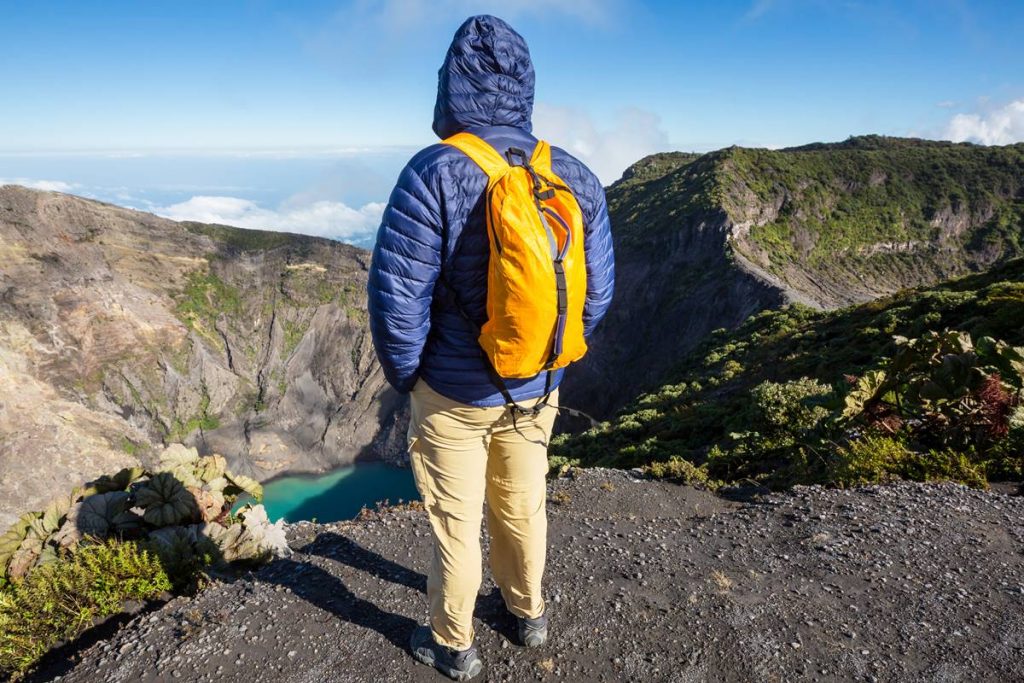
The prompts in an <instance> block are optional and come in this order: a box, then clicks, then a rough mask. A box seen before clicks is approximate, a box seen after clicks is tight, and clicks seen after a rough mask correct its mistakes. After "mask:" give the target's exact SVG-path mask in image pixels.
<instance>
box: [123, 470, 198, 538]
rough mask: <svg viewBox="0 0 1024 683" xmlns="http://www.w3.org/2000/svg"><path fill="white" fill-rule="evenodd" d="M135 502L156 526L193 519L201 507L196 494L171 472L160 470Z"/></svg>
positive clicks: (136, 495) (141, 490) (138, 494)
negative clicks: (198, 504)
mask: <svg viewBox="0 0 1024 683" xmlns="http://www.w3.org/2000/svg"><path fill="white" fill-rule="evenodd" d="M135 503H136V505H138V506H139V507H141V508H143V509H144V510H145V519H146V521H147V522H149V523H150V524H152V525H154V526H171V525H174V524H180V523H181V522H184V521H187V520H190V519H193V518H195V517H196V516H197V514H198V512H199V509H198V507H197V505H196V500H195V498H194V496H193V495H192V494H191V493H190V492H189V491H188V490H187V489H186V488H185V487H184V486H183V485H182V483H181V482H180V481H178V479H177V478H176V477H175V476H174V475H173V474H171V473H170V472H159V473H157V474H155V475H153V476H152V477H150V479H149V481H147V482H146V483H145V484H144V485H143V486H140V487H139V490H138V491H137V492H136V494H135Z"/></svg>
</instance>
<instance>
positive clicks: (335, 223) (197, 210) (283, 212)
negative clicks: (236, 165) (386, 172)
mask: <svg viewBox="0 0 1024 683" xmlns="http://www.w3.org/2000/svg"><path fill="white" fill-rule="evenodd" d="M384 206H385V205H384V204H382V203H379V202H371V203H369V204H365V205H363V206H362V207H360V208H358V209H354V208H352V207H350V206H348V205H346V204H344V203H342V202H335V201H327V200H321V201H316V202H312V203H310V204H306V205H302V206H283V207H281V208H280V209H279V210H273V209H266V208H263V207H261V206H259V205H258V204H257V203H256V202H254V201H251V200H248V199H242V198H240V197H213V196H197V197H192V198H191V199H189V200H187V201H184V202H180V203H178V204H172V205H170V206H165V207H155V208H153V209H151V210H152V212H153V213H155V214H157V215H159V216H164V217H165V218H171V219H173V220H177V221H185V220H188V221H198V222H201V223H220V224H223V225H234V226H237V227H242V228H257V229H260V230H278V231H282V232H297V233H301V234H303V235H317V236H320V237H330V238H333V239H340V240H343V241H345V242H352V243H356V244H366V243H368V241H370V240H371V239H372V237H373V235H374V233H375V232H376V230H377V227H378V226H379V224H380V219H381V215H382V214H383V213H384Z"/></svg>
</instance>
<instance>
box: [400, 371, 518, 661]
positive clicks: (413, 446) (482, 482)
mask: <svg viewBox="0 0 1024 683" xmlns="http://www.w3.org/2000/svg"><path fill="white" fill-rule="evenodd" d="M410 405H411V420H410V425H409V442H410V447H409V461H410V464H411V466H412V470H413V476H414V478H415V480H416V487H417V489H418V490H419V493H420V496H421V497H422V498H423V504H424V507H426V510H427V516H428V517H429V519H430V527H431V530H432V532H433V540H434V557H433V561H432V563H431V567H430V571H429V573H428V576H427V601H428V603H429V606H430V628H431V630H432V631H433V634H434V638H435V639H436V640H437V642H438V643H441V644H442V645H445V646H447V647H451V648H455V649H457V650H464V649H466V648H468V647H470V646H471V645H472V644H473V638H474V631H473V607H474V606H475V604H476V596H477V593H478V591H479V590H480V580H481V556H480V555H481V554H480V520H481V518H482V516H483V501H484V493H485V487H486V471H487V446H488V441H489V439H490V431H491V425H492V424H493V423H494V422H495V421H496V420H497V419H498V418H499V417H500V415H501V414H502V412H503V409H502V408H478V407H475V406H468V405H465V404H461V403H458V402H456V401H452V400H450V399H448V398H445V397H444V396H441V395H440V394H438V393H437V392H435V391H434V390H432V389H431V388H430V387H429V386H427V385H426V383H425V382H423V381H422V380H420V381H419V382H418V383H417V384H416V386H415V387H414V389H413V391H412V394H411V401H410Z"/></svg>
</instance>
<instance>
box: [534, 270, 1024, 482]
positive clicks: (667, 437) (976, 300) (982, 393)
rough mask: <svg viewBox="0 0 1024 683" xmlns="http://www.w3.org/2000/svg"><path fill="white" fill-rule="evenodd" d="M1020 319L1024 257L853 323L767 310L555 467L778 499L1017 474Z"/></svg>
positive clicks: (1021, 439) (1022, 449)
mask: <svg viewBox="0 0 1024 683" xmlns="http://www.w3.org/2000/svg"><path fill="white" fill-rule="evenodd" d="M1022 320H1024V260H1016V261H1011V262H1008V263H1006V264H1004V265H1002V266H999V267H996V268H994V269H992V270H990V271H988V272H986V273H982V274H978V275H972V276H969V277H964V278H960V279H957V280H952V281H950V282H947V283H945V284H943V285H940V286H936V287H931V288H920V289H916V290H907V291H904V292H901V293H899V294H896V295H894V296H891V297H887V298H884V299H879V300H876V301H872V302H870V303H866V304H863V305H860V306H855V307H851V308H847V309H844V310H840V311H834V312H820V311H813V310H810V309H807V308H804V307H800V306H791V307H787V308H784V309H781V310H776V311H765V312H762V313H759V314H757V315H755V316H752V317H751V318H750V319H748V320H747V321H746V322H745V323H744V324H743V325H742V326H741V327H740V328H738V329H737V330H735V331H734V332H731V333H729V332H726V331H724V330H718V331H716V332H714V333H712V335H711V339H710V340H708V341H707V342H706V343H705V344H704V346H703V347H702V348H701V349H699V350H698V351H697V352H696V353H694V354H693V355H692V356H690V358H689V359H688V360H686V361H685V362H684V363H683V364H682V365H681V366H680V367H678V368H677V370H676V371H675V373H674V376H673V377H672V381H671V383H670V384H666V385H664V386H662V387H660V388H659V389H657V390H655V391H653V392H650V393H647V394H644V395H642V396H640V397H639V398H638V399H637V400H635V401H634V402H633V403H632V404H631V405H630V406H628V407H627V408H626V409H624V410H623V411H622V412H621V413H620V414H619V415H618V416H617V417H616V418H615V419H613V420H611V421H609V422H607V423H605V424H604V425H603V426H602V427H601V428H599V429H591V430H589V431H587V432H584V433H583V434H580V435H562V436H560V437H557V438H556V439H555V440H554V442H553V444H552V448H551V464H552V466H553V467H554V468H562V467H564V466H566V465H578V464H581V465H599V466H613V467H637V466H647V467H648V468H649V471H650V472H651V474H653V475H655V476H670V477H673V478H676V479H680V480H684V481H691V482H700V480H701V479H702V478H705V477H706V478H708V479H709V480H710V481H711V482H715V481H717V480H721V481H725V482H756V483H761V484H768V485H771V486H777V487H782V486H787V485H791V484H794V483H808V482H834V483H839V484H853V483H864V482H866V481H883V480H886V479H888V478H896V477H898V478H913V479H930V478H951V479H955V480H957V481H963V482H965V483H969V484H972V485H979V484H981V483H983V481H984V480H985V479H986V478H989V479H998V478H1020V477H1021V476H1022V474H1024V471H1022V468H1024V409H1022V408H1021V386H1022V383H1024V365H1022V364H1021V359H1020V354H1021V353H1022V352H1021V350H1020V349H1015V348H1013V347H1014V345H1021V344H1024V327H1022V325H1021V321H1022ZM934 330H960V331H961V332H950V333H935V332H934ZM972 340H977V341H976V342H975V341H972ZM996 340H1004V341H1002V342H999V341H996ZM879 373H881V374H880V375H879ZM851 383H852V384H851ZM682 462H686V463H689V465H690V466H691V467H692V468H693V469H695V470H699V471H698V472H694V471H693V470H691V468H690V467H686V466H685V465H682V464H681V463H682Z"/></svg>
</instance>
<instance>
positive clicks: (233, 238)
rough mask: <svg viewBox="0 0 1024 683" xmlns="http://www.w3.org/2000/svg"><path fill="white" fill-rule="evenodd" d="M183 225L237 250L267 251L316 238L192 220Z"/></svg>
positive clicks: (191, 230)
mask: <svg viewBox="0 0 1024 683" xmlns="http://www.w3.org/2000/svg"><path fill="white" fill-rule="evenodd" d="M183 225H184V226H185V229H186V230H188V231H189V232H192V233H195V234H198V235H207V236H209V237H212V238H213V239H214V241H215V242H217V243H218V245H222V246H223V247H226V248H228V249H233V250H236V251H266V250H269V249H274V248H276V247H281V246H288V245H292V244H294V242H295V241H296V240H313V239H315V238H312V237H303V236H301V235H295V234H292V233H287V232H273V231H270V230H252V229H250V228H234V227H231V226H227V225H209V224H206V223H192V222H186V223H183Z"/></svg>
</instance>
